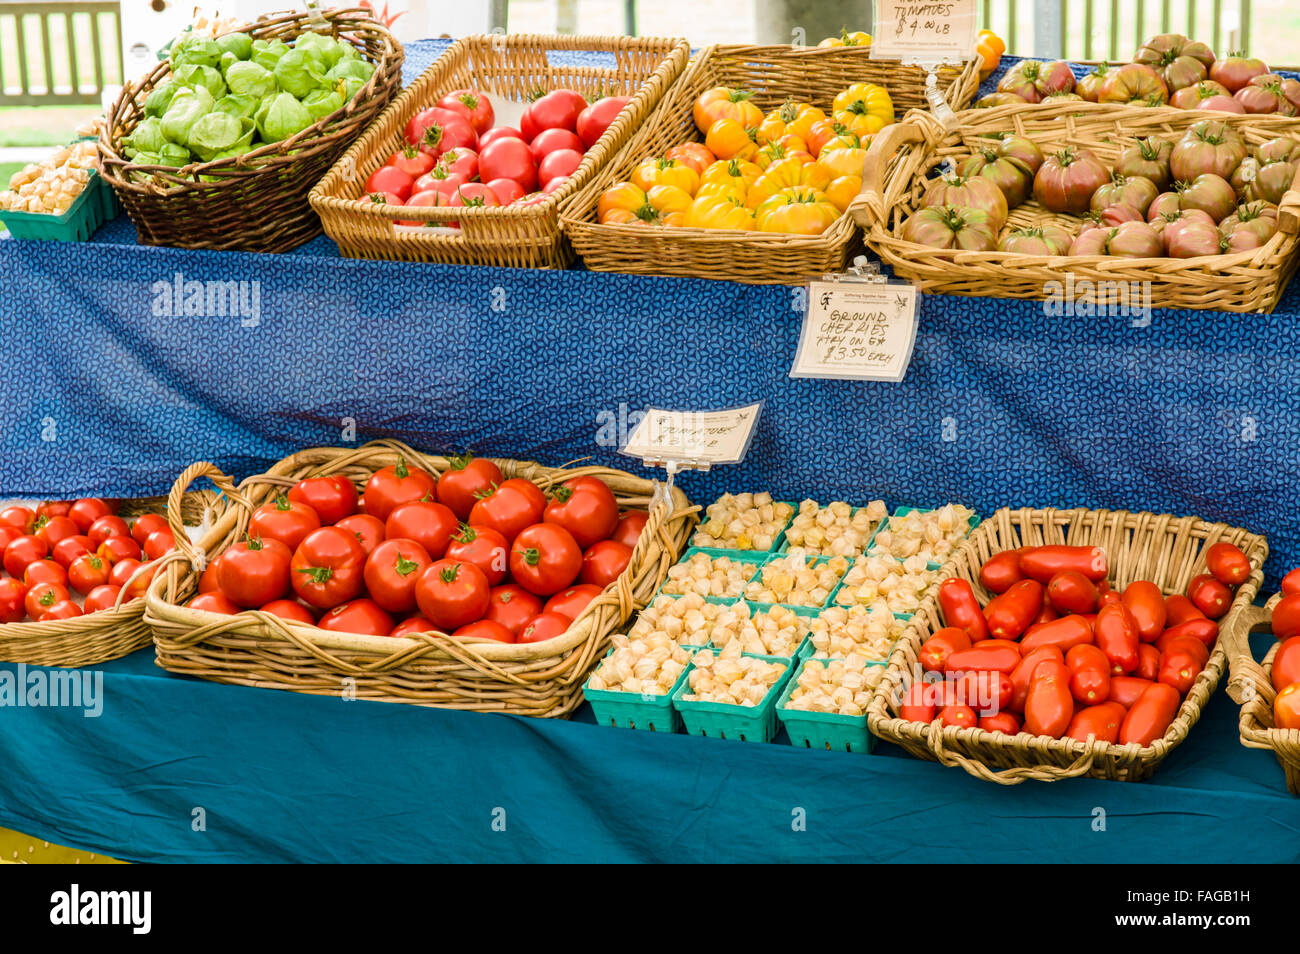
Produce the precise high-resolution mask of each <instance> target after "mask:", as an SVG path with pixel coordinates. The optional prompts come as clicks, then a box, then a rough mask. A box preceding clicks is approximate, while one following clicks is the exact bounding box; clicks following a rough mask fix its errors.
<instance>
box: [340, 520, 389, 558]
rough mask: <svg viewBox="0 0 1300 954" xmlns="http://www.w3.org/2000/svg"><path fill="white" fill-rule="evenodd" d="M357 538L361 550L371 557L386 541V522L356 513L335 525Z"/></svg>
mask: <svg viewBox="0 0 1300 954" xmlns="http://www.w3.org/2000/svg"><path fill="white" fill-rule="evenodd" d="M335 526H336V527H338V528H339V529H340V530H346V531H347V532H348V533H350V534H352V535H353V536H354V537H356V538H357V542H358V543H360V544H361V549H362V550H363V551H364V552H365V554H366V556H369V555H370V554H371V553H373V552H374V550H375V547H377V546H379V544H380V542H382V541H383V539H384V521H382V520H380V519H379V518H378V517H374V516H371V515H370V514H368V513H354V514H353V515H352V516H350V517H344V518H343V519H342V520H340V521H339V522H338V523H336V524H335Z"/></svg>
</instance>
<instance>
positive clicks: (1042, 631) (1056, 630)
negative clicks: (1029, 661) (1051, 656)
mask: <svg viewBox="0 0 1300 954" xmlns="http://www.w3.org/2000/svg"><path fill="white" fill-rule="evenodd" d="M1092 643H1093V635H1092V626H1090V625H1089V623H1088V621H1087V620H1086V619H1084V618H1083V617H1082V616H1078V615H1074V614H1071V615H1070V616H1062V617H1061V618H1060V619H1054V620H1051V621H1050V622H1047V623H1036V624H1034V625H1033V626H1030V627H1029V629H1027V630H1026V631H1025V634H1024V637H1023V638H1022V639H1021V640H1020V649H1021V651H1022V652H1026V653H1031V652H1033V651H1034V650H1035V649H1038V648H1040V647H1042V646H1055V647H1056V648H1057V649H1059V650H1060V651H1061V652H1063V653H1068V652H1069V651H1070V650H1071V649H1073V648H1074V647H1075V646H1085V645H1092Z"/></svg>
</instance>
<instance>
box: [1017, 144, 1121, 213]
mask: <svg viewBox="0 0 1300 954" xmlns="http://www.w3.org/2000/svg"><path fill="white" fill-rule="evenodd" d="M1109 179H1110V172H1109V171H1108V170H1107V169H1106V166H1105V165H1104V164H1103V163H1102V162H1101V160H1100V159H1098V158H1097V157H1096V156H1095V155H1093V154H1092V153H1091V152H1089V151H1088V150H1087V149H1076V148H1074V147H1072V146H1067V147H1065V148H1064V149H1061V150H1059V151H1058V152H1055V153H1052V154H1051V155H1049V156H1048V157H1047V158H1046V159H1044V160H1043V164H1042V166H1041V167H1040V168H1039V170H1038V174H1037V175H1036V176H1034V198H1035V199H1037V200H1038V203H1039V205H1041V206H1043V207H1044V208H1045V209H1047V210H1049V211H1051V212H1070V213H1073V214H1075V215H1081V214H1083V213H1084V212H1087V211H1088V209H1089V206H1090V203H1091V201H1092V194H1093V193H1094V192H1096V191H1097V190H1098V189H1099V188H1101V186H1103V185H1104V184H1105V183H1106V182H1107V181H1108V180H1109Z"/></svg>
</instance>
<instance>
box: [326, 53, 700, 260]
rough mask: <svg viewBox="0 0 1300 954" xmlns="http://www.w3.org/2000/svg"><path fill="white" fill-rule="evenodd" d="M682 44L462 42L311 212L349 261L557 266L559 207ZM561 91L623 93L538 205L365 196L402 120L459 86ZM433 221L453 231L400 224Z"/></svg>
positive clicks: (406, 94) (619, 137)
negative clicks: (608, 119) (604, 60)
mask: <svg viewBox="0 0 1300 954" xmlns="http://www.w3.org/2000/svg"><path fill="white" fill-rule="evenodd" d="M576 52H597V53H605V54H609V55H610V57H611V58H612V61H613V62H612V63H611V64H610V65H609V66H590V65H581V64H576V63H566V62H565V58H564V56H563V54H565V53H576ZM689 56H690V46H689V44H687V42H686V41H685V40H670V39H656V38H654V37H626V36H617V37H616V36H532V35H527V34H518V35H515V34H510V35H506V36H499V35H496V34H488V35H480V36H470V37H466V38H464V39H463V40H458V41H457V42H455V43H453V44H452V46H451V47H450V48H449V49H448V50H447V52H445V53H444V54H443V55H442V56H440V57H439V58H438V60H437V62H435V63H434V64H433V65H432V66H430V67H429V68H428V69H427V70H425V71H424V73H423V74H421V76H420V78H419V79H417V80H416V81H415V82H414V83H412V84H411V85H410V86H409V87H408V88H407V89H405V90H404V91H403V92H402V94H401V95H400V96H398V97H397V99H396V100H394V102H393V104H392V105H391V106H389V107H388V109H386V110H384V113H383V115H381V116H380V117H379V119H378V120H376V122H375V123H374V125H372V126H371V127H370V128H369V129H367V130H366V132H365V135H363V136H362V137H361V138H360V139H359V140H358V141H357V142H356V144H355V145H353V146H352V148H351V149H349V150H348V151H347V153H346V154H344V155H343V156H342V157H341V158H340V159H339V161H338V162H337V163H336V164H335V165H334V167H333V168H332V169H330V171H329V173H328V174H327V175H326V176H325V177H324V178H323V179H321V181H320V182H318V183H317V184H316V187H315V188H314V189H312V190H311V197H310V198H311V205H312V208H314V209H315V210H316V212H317V213H318V214H319V215H320V219H321V222H322V223H323V224H324V226H325V232H326V234H327V235H329V237H330V238H332V239H333V240H334V241H335V242H336V243H337V244H338V246H339V249H340V250H341V251H342V252H343V254H344V255H349V256H351V257H353V258H377V259H395V260H399V261H407V262H442V263H446V264H451V265H500V266H515V267H530V268H563V267H565V266H566V265H568V264H569V263H570V262H571V261H572V260H573V253H572V250H571V249H570V248H569V246H568V244H567V243H566V242H565V241H564V239H563V236H562V235H561V234H560V218H559V217H560V212H561V211H562V210H563V209H564V208H565V207H566V206H567V205H568V204H569V202H571V201H572V199H573V196H574V194H575V193H576V192H577V191H578V190H579V189H580V188H581V187H582V186H583V185H585V184H586V183H587V182H588V181H589V180H590V179H591V177H592V176H593V175H594V174H595V173H596V172H597V171H598V170H599V169H600V168H601V166H602V165H603V164H604V163H605V161H606V159H607V158H608V157H609V156H611V155H613V154H614V153H615V152H616V151H617V150H618V148H619V147H620V146H621V145H622V144H623V142H624V141H625V140H626V139H627V137H628V136H629V135H631V133H632V131H633V130H635V129H636V128H637V127H639V126H640V125H641V123H642V122H643V121H644V120H645V118H646V116H647V115H648V114H649V112H650V110H651V108H652V107H654V106H655V104H656V103H658V102H659V100H660V98H661V97H662V96H663V95H664V93H665V92H666V91H667V90H668V89H669V87H671V86H672V84H673V83H674V82H675V81H676V80H677V78H678V76H680V75H681V72H682V70H683V69H685V68H686V62H687V59H688V58H689ZM564 87H567V88H569V89H574V90H576V91H578V92H579V93H582V94H583V96H586V97H588V98H589V99H590V98H592V97H595V96H598V95H606V96H613V95H622V96H630V97H631V98H632V101H631V102H630V103H628V105H627V106H626V107H625V108H624V109H623V111H622V112H620V113H619V115H618V118H617V119H615V121H614V123H613V124H612V125H611V126H610V127H609V129H607V130H605V134H604V135H603V136H601V137H600V139H598V140H597V141H596V143H595V145H593V146H592V147H591V148H590V149H589V150H587V154H586V155H585V156H584V157H583V160H582V164H581V165H580V166H578V168H577V170H576V171H575V172H574V173H573V175H572V176H570V177H569V181H568V182H566V183H564V184H563V185H561V186H560V187H559V188H557V189H556V190H555V192H554V193H553V194H552V195H551V196H550V197H548V198H546V199H545V200H543V201H541V202H539V203H537V204H536V205H514V206H506V207H503V208H477V209H463V208H455V209H448V208H440V209H435V208H419V209H414V208H412V209H406V210H402V209H401V207H399V206H386V205H377V204H376V203H374V202H371V201H370V200H369V199H368V198H367V197H366V196H365V188H364V187H365V181H366V178H367V177H368V176H369V175H370V173H372V172H373V171H374V170H375V169H377V168H379V167H380V166H382V165H383V164H384V162H385V160H386V159H387V158H388V156H390V155H391V154H392V153H393V152H395V151H396V150H397V149H398V148H399V147H400V146H401V145H402V143H403V142H404V141H405V140H404V139H403V133H404V131H405V128H406V123H407V121H408V120H409V119H410V118H411V117H412V116H413V115H415V113H417V112H419V111H420V110H421V109H424V108H425V107H428V106H432V105H433V104H434V103H436V102H437V101H438V99H440V98H441V97H442V96H443V95H444V94H446V93H449V92H451V91H452V90H455V89H462V88H471V89H478V90H482V91H483V92H485V93H487V94H488V95H489V97H491V96H504V97H506V98H507V99H510V100H515V101H520V102H522V101H523V100H525V99H526V97H528V96H529V95H531V94H533V93H535V92H536V91H537V90H539V89H542V90H552V89H559V88H564ZM399 219H401V220H404V221H421V222H425V223H427V224H428V225H430V226H449V225H451V223H452V222H459V224H460V228H459V231H457V232H455V233H447V232H441V231H440V232H427V233H426V232H420V231H418V230H415V229H408V228H398V227H397V225H396V224H395V223H396V222H397V220H399Z"/></svg>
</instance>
